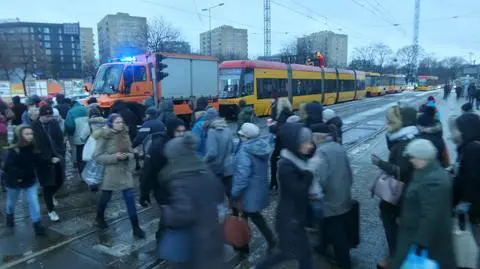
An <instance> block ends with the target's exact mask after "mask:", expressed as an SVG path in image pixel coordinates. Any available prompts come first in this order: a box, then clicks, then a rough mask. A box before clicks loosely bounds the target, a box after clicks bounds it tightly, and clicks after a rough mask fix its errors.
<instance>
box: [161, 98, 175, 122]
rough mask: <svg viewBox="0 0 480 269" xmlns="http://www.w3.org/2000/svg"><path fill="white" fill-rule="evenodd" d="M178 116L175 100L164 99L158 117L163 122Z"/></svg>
mask: <svg viewBox="0 0 480 269" xmlns="http://www.w3.org/2000/svg"><path fill="white" fill-rule="evenodd" d="M176 117H177V115H175V111H174V104H173V101H172V100H164V101H163V103H162V105H161V108H160V113H159V115H158V119H159V120H161V121H162V122H163V123H167V121H169V120H170V119H173V118H176Z"/></svg>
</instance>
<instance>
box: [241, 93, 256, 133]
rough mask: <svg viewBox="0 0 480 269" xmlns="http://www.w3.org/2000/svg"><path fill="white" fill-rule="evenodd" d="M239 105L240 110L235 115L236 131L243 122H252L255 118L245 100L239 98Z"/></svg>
mask: <svg viewBox="0 0 480 269" xmlns="http://www.w3.org/2000/svg"><path fill="white" fill-rule="evenodd" d="M239 106H240V112H239V113H238V116H237V132H238V131H239V130H240V128H241V127H242V125H243V124H244V123H247V122H250V123H253V121H254V118H255V112H254V111H253V108H252V107H251V106H249V105H247V102H245V100H240V102H239Z"/></svg>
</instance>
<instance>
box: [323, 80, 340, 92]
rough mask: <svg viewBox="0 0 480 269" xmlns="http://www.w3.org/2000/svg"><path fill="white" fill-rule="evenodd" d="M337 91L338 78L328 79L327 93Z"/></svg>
mask: <svg viewBox="0 0 480 269" xmlns="http://www.w3.org/2000/svg"><path fill="white" fill-rule="evenodd" d="M332 92H337V80H335V79H326V80H325V93H332Z"/></svg>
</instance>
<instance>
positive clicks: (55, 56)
mask: <svg viewBox="0 0 480 269" xmlns="http://www.w3.org/2000/svg"><path fill="white" fill-rule="evenodd" d="M0 38H1V39H2V40H3V41H6V42H7V47H8V49H9V55H10V56H12V57H9V59H10V63H9V65H10V66H12V67H15V66H17V68H16V70H20V71H25V70H26V71H27V73H28V74H27V75H32V74H35V75H36V76H39V77H43V78H59V79H60V78H81V73H82V62H81V52H80V25H79V24H78V23H63V24H57V23H37V22H8V23H0ZM25 66H27V68H25ZM22 69H23V70H22ZM11 77H12V76H11Z"/></svg>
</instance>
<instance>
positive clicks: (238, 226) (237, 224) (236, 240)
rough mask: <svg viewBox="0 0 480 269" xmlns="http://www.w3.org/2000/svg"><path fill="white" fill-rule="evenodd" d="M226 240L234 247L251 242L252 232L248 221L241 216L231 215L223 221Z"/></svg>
mask: <svg viewBox="0 0 480 269" xmlns="http://www.w3.org/2000/svg"><path fill="white" fill-rule="evenodd" d="M223 235H224V239H225V242H226V243H227V244H229V245H231V246H232V247H243V246H246V245H248V243H250V239H251V236H252V235H251V233H250V229H249V227H248V221H247V220H245V219H243V218H242V217H240V216H233V215H230V216H228V217H227V218H226V219H225V222H224V223H223Z"/></svg>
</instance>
